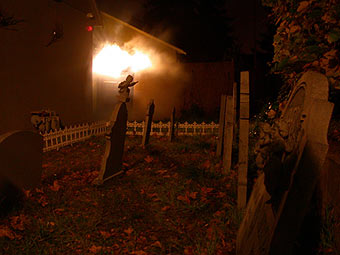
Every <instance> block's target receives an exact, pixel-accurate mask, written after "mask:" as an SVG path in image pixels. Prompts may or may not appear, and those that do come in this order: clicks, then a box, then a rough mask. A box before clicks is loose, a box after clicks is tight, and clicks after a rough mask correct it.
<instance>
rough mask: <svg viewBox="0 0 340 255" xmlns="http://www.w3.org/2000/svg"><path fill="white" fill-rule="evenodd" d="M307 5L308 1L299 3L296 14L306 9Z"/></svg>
mask: <svg viewBox="0 0 340 255" xmlns="http://www.w3.org/2000/svg"><path fill="white" fill-rule="evenodd" d="M308 5H309V2H308V1H302V2H300V5H299V7H298V8H297V12H301V11H302V10H304V9H306V8H307V6H308Z"/></svg>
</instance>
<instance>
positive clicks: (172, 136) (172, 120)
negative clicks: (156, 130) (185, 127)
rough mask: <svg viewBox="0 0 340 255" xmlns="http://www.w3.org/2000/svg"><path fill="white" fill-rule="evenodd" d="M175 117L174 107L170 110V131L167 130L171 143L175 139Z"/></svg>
mask: <svg viewBox="0 0 340 255" xmlns="http://www.w3.org/2000/svg"><path fill="white" fill-rule="evenodd" d="M175 115H176V109H175V107H174V108H173V109H172V112H171V117H170V130H169V136H170V138H169V140H170V142H173V141H174V139H175Z"/></svg>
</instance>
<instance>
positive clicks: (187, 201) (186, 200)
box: [177, 194, 190, 204]
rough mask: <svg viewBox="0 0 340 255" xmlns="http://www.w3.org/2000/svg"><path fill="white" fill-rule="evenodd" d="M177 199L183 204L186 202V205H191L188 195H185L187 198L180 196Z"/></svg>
mask: <svg viewBox="0 0 340 255" xmlns="http://www.w3.org/2000/svg"><path fill="white" fill-rule="evenodd" d="M177 199H178V200H180V201H183V202H186V203H188V204H190V199H189V197H188V196H187V194H185V196H181V195H179V196H177Z"/></svg>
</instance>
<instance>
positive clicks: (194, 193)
mask: <svg viewBox="0 0 340 255" xmlns="http://www.w3.org/2000/svg"><path fill="white" fill-rule="evenodd" d="M197 193H198V192H196V191H195V192H191V193H190V194H189V197H190V198H192V199H196V198H197Z"/></svg>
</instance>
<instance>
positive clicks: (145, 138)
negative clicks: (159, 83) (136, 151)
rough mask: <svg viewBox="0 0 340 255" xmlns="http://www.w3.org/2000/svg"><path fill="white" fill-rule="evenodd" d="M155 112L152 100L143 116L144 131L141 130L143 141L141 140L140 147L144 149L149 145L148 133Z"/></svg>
mask: <svg viewBox="0 0 340 255" xmlns="http://www.w3.org/2000/svg"><path fill="white" fill-rule="evenodd" d="M154 112H155V104H154V101H153V99H152V100H151V101H150V103H149V104H148V108H147V111H146V116H145V123H144V130H143V140H142V146H143V147H145V146H146V145H148V144H149V139H150V132H151V125H152V117H153V114H154Z"/></svg>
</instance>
